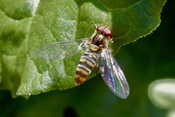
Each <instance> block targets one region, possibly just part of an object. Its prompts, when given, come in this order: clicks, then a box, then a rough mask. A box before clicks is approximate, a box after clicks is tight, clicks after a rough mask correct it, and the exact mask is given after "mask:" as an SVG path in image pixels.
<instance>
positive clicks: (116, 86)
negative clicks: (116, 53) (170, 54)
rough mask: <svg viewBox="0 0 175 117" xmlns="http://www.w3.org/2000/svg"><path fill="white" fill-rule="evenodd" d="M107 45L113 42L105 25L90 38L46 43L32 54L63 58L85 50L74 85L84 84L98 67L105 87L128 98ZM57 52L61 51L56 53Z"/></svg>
mask: <svg viewBox="0 0 175 117" xmlns="http://www.w3.org/2000/svg"><path fill="white" fill-rule="evenodd" d="M109 42H112V32H111V30H110V29H109V27H108V26H99V27H97V28H96V30H95V33H94V34H93V35H92V36H91V37H90V38H83V39H76V40H74V41H69V40H68V41H62V42H54V43H49V44H46V45H43V46H41V47H39V48H38V49H37V50H36V51H35V54H36V56H37V57H40V58H45V59H53V58H55V59H63V58H66V57H69V56H72V55H74V54H75V53H77V52H79V51H80V50H82V48H86V51H85V52H84V54H83V55H82V56H81V58H80V62H79V64H78V66H77V69H76V73H75V85H78V84H81V83H82V82H84V81H85V80H86V78H87V77H88V75H89V74H90V73H91V70H92V69H93V68H94V66H95V65H98V66H99V69H100V73H101V75H102V77H103V79H104V81H105V83H106V84H107V85H108V87H109V88H110V89H111V90H112V92H114V94H116V95H117V96H119V97H121V98H124V99H125V98H127V97H128V95H129V86H128V83H127V80H126V78H125V75H124V73H123V72H122V70H121V69H120V66H119V65H118V63H117V62H116V60H115V58H114V57H113V55H112V53H111V51H110V49H109V48H108V43H109ZM65 48H66V49H65ZM58 50H62V51H59V52H58Z"/></svg>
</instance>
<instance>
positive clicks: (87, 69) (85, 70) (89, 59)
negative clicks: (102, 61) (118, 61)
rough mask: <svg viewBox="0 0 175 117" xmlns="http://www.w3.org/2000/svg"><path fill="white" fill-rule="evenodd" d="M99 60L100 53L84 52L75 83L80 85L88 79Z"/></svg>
mask: <svg viewBox="0 0 175 117" xmlns="http://www.w3.org/2000/svg"><path fill="white" fill-rule="evenodd" d="M98 58H99V53H92V52H90V50H87V51H85V52H84V54H83V56H82V57H81V58H80V62H79V64H78V67H77V69H76V73H75V82H76V84H80V83H82V82H83V81H85V79H86V78H87V77H88V75H89V74H90V73H91V70H92V68H94V66H95V65H96V62H97V60H98Z"/></svg>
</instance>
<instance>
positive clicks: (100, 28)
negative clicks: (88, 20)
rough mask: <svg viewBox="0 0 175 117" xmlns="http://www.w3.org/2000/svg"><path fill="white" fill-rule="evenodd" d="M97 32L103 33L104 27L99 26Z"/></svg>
mask: <svg viewBox="0 0 175 117" xmlns="http://www.w3.org/2000/svg"><path fill="white" fill-rule="evenodd" d="M96 30H97V31H103V30H104V26H99V27H97V28H96Z"/></svg>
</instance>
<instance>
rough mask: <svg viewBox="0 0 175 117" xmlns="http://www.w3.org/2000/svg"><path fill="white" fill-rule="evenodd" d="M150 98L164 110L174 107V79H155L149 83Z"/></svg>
mask: <svg viewBox="0 0 175 117" xmlns="http://www.w3.org/2000/svg"><path fill="white" fill-rule="evenodd" d="M148 94H149V98H150V100H151V101H152V102H153V103H154V104H155V105H156V106H157V107H160V108H163V109H166V110H172V109H174V108H175V106H174V105H175V79H169V78H167V79H164V80H157V81H154V82H153V83H151V84H150V86H149V89H148Z"/></svg>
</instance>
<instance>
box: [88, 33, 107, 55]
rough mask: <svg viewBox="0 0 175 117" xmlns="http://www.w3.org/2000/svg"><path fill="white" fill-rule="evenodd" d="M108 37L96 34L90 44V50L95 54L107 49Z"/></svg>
mask: <svg viewBox="0 0 175 117" xmlns="http://www.w3.org/2000/svg"><path fill="white" fill-rule="evenodd" d="M107 39H108V37H106V36H105V35H103V34H100V33H96V34H95V35H94V36H93V37H92V39H91V42H90V49H91V50H92V51H94V52H97V51H101V50H102V49H103V48H105V47H106V43H107Z"/></svg>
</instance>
